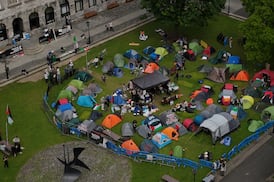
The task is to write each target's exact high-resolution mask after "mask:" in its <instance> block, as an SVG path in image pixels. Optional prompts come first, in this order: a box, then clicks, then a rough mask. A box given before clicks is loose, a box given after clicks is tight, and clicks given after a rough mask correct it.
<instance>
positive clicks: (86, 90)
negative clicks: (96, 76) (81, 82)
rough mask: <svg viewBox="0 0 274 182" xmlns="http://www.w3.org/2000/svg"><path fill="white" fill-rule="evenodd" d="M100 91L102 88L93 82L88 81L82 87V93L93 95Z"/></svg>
mask: <svg viewBox="0 0 274 182" xmlns="http://www.w3.org/2000/svg"><path fill="white" fill-rule="evenodd" d="M100 92H102V89H101V88H100V87H99V86H98V85H97V84H95V83H90V84H89V85H88V86H87V87H86V88H84V89H83V91H82V95H91V96H93V97H95V96H96V95H97V94H98V93H100Z"/></svg>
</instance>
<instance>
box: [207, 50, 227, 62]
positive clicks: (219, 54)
mask: <svg viewBox="0 0 274 182" xmlns="http://www.w3.org/2000/svg"><path fill="white" fill-rule="evenodd" d="M226 56H227V52H226V51H225V50H222V49H221V50H219V51H218V52H217V54H216V56H215V57H213V58H210V59H209V62H210V63H212V64H218V63H223V62H224V61H225V57H226Z"/></svg>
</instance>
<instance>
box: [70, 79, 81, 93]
mask: <svg viewBox="0 0 274 182" xmlns="http://www.w3.org/2000/svg"><path fill="white" fill-rule="evenodd" d="M68 85H71V86H74V87H75V88H77V89H78V90H83V89H84V82H83V81H81V80H76V79H73V80H71V81H70V82H69V84H68Z"/></svg>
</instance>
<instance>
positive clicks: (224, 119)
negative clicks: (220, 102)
mask: <svg viewBox="0 0 274 182" xmlns="http://www.w3.org/2000/svg"><path fill="white" fill-rule="evenodd" d="M239 126H240V122H239V120H234V119H233V118H232V116H231V115H230V114H229V113H227V112H221V113H218V114H214V115H213V116H212V117H210V118H208V119H206V120H205V121H204V122H203V123H202V124H201V125H200V129H205V130H208V131H210V132H211V137H212V143H213V144H215V143H216V141H217V140H218V139H221V138H222V137H223V136H224V135H226V134H228V133H230V132H232V131H233V130H235V129H236V128H238V127H239ZM199 131H200V130H199Z"/></svg>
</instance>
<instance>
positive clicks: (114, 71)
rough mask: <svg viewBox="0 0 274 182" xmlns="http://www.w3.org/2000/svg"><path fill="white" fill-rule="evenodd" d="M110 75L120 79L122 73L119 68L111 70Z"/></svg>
mask: <svg viewBox="0 0 274 182" xmlns="http://www.w3.org/2000/svg"><path fill="white" fill-rule="evenodd" d="M112 75H113V76H116V77H119V78H121V77H122V76H123V75H124V73H123V71H122V69H121V68H113V70H112Z"/></svg>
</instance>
